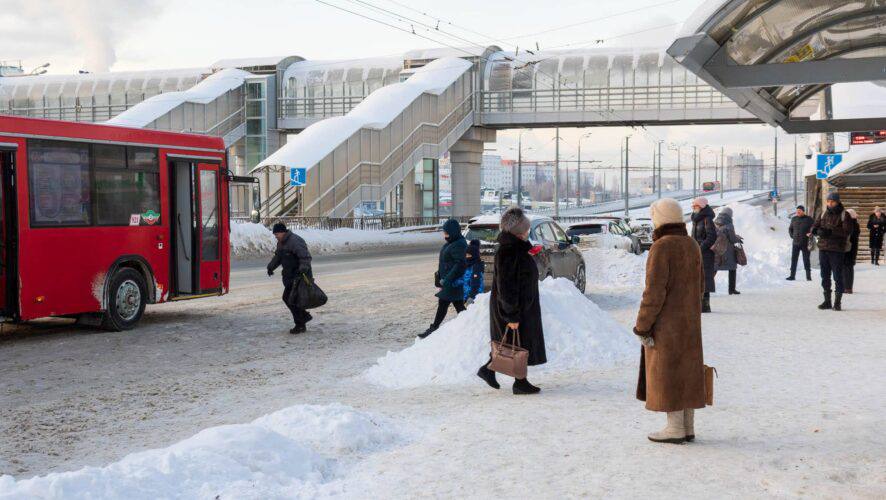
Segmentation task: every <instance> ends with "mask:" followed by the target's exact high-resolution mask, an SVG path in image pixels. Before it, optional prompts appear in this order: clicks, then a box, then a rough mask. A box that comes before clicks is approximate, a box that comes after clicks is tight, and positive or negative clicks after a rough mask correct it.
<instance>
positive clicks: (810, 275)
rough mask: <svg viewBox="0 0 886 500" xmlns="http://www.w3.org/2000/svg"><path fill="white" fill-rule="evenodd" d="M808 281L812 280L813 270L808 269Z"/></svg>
mask: <svg viewBox="0 0 886 500" xmlns="http://www.w3.org/2000/svg"><path fill="white" fill-rule="evenodd" d="M806 281H812V271H806Z"/></svg>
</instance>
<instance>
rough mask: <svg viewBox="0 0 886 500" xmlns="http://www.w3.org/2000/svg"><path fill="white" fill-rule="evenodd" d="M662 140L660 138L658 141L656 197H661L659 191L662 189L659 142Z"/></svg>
mask: <svg viewBox="0 0 886 500" xmlns="http://www.w3.org/2000/svg"><path fill="white" fill-rule="evenodd" d="M662 142H664V141H662V140H659V141H658V199H659V200H660V199H661V191H662V189H663V186H662V180H661V143H662Z"/></svg>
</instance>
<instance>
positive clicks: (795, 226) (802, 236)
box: [788, 215, 815, 248]
mask: <svg viewBox="0 0 886 500" xmlns="http://www.w3.org/2000/svg"><path fill="white" fill-rule="evenodd" d="M814 223H815V221H814V220H813V219H812V217H809V216H808V215H803V216H799V215H795V216H794V217H793V218H792V219H791V225H790V226H788V234H789V235H791V240H792V241H793V243H794V246H795V247H801V248H802V247H808V246H809V236H806V235H807V234H809V231H812V224H814Z"/></svg>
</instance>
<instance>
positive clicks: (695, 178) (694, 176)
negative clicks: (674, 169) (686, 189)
mask: <svg viewBox="0 0 886 500" xmlns="http://www.w3.org/2000/svg"><path fill="white" fill-rule="evenodd" d="M692 197H693V198H696V197H698V146H692Z"/></svg>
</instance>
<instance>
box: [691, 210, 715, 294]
mask: <svg viewBox="0 0 886 500" xmlns="http://www.w3.org/2000/svg"><path fill="white" fill-rule="evenodd" d="M692 238H693V239H694V240H695V241H696V243H698V246H699V247H701V259H702V263H703V267H704V278H705V292H709V293H710V292H714V291H715V290H716V286H715V285H714V275H715V274H717V269H716V266H715V265H714V252H713V251H711V247H712V246H714V243H716V242H717V228H716V227H715V226H714V209H713V208H711V206H710V205H708V206H706V207H704V208H702V209H701V210H699V211H698V212H696V213H693V214H692Z"/></svg>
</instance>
